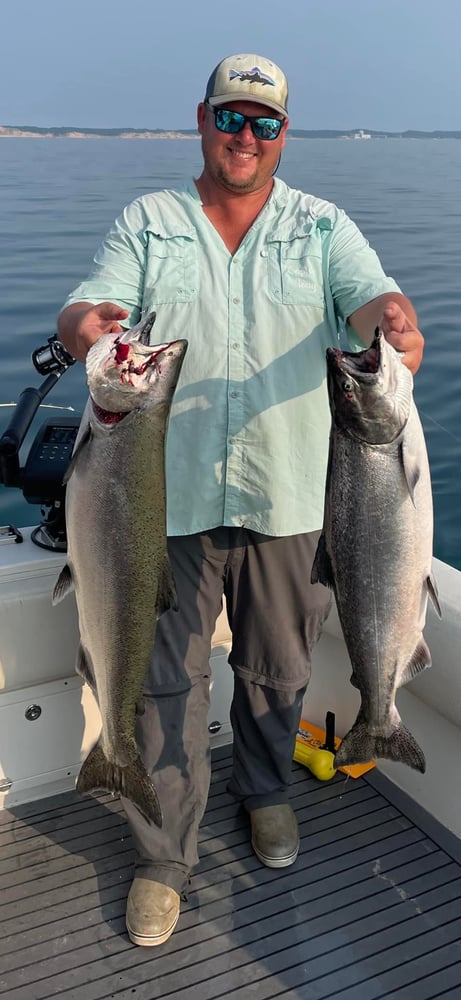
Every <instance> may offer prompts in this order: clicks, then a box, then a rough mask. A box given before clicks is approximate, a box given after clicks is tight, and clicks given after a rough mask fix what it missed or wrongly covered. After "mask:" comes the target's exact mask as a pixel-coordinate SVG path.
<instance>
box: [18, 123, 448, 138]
mask: <svg viewBox="0 0 461 1000" xmlns="http://www.w3.org/2000/svg"><path fill="white" fill-rule="evenodd" d="M2 138H3V139H199V138H200V137H199V136H198V135H197V132H196V130H195V129H184V130H181V129H180V130H175V129H171V130H167V129H135V128H125V129H122V128H120V129H116V128H110V129H107V128H100V129H96V128H77V127H73V126H64V125H62V126H51V127H49V128H39V127H38V126H34V125H0V139H2ZM288 138H289V139H354V140H363V139H461V132H444V131H435V132H420V131H416V130H412V129H408V130H407V131H405V132H383V131H377V130H374V129H346V130H345V131H341V130H340V129H317V130H315V129H310V130H308V129H289V130H288Z"/></svg>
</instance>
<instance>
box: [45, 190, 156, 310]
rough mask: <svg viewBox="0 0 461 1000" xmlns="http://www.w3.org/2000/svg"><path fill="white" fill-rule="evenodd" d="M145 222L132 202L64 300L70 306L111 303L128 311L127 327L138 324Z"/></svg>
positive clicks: (140, 209) (138, 207)
mask: <svg viewBox="0 0 461 1000" xmlns="http://www.w3.org/2000/svg"><path fill="white" fill-rule="evenodd" d="M144 227H145V219H144V213H143V210H142V205H141V202H140V201H139V200H138V201H134V202H132V203H131V205H128V206H127V208H125V209H124V210H123V212H122V214H121V215H119V217H118V218H117V219H116V220H115V222H114V224H113V226H112V227H111V229H110V230H109V232H108V233H107V236H106V237H105V239H104V240H103V242H102V243H101V245H100V247H99V249H98V250H97V252H96V254H95V257H94V259H93V268H92V270H91V271H90V274H89V275H88V277H87V278H86V280H85V281H82V282H81V284H79V285H78V286H77V288H75V289H74V291H73V292H71V294H70V295H69V296H68V297H67V299H66V301H65V303H64V306H63V309H65V308H66V307H67V306H69V305H72V303H73V302H93V303H94V304H95V305H97V304H98V303H99V302H114V303H115V304H116V305H119V306H121V307H122V308H123V309H127V310H128V313H129V315H128V317H127V319H126V320H124V323H126V324H127V325H129V326H134V325H135V323H137V322H139V319H140V315H141V306H142V297H143V288H144V274H145V267H146V237H145V229H144Z"/></svg>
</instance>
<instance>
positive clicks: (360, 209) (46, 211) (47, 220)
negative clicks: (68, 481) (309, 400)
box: [0, 139, 461, 569]
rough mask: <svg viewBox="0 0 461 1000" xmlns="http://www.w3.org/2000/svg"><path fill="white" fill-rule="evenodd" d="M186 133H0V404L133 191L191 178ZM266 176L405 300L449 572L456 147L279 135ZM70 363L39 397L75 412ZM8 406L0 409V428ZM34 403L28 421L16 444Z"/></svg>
mask: <svg viewBox="0 0 461 1000" xmlns="http://www.w3.org/2000/svg"><path fill="white" fill-rule="evenodd" d="M200 162H201V158H200V146H199V143H198V141H196V140H187V139H184V140H142V139H139V140H120V139H107V140H106V139H98V140H91V139H89V140H84V139H79V140H66V139H60V140H53V139H2V140H0V220H1V226H0V232H1V235H0V324H1V326H0V330H1V334H0V336H1V351H2V361H1V368H0V372H1V374H0V403H2V404H8V403H11V402H14V401H15V400H16V399H17V397H18V395H19V393H20V392H21V390H22V389H23V388H24V387H25V386H27V385H35V386H36V385H39V384H40V382H41V379H40V376H39V375H38V374H37V373H36V372H35V369H34V368H33V366H32V363H31V360H30V357H31V353H32V351H33V350H35V348H37V347H39V346H40V345H41V344H43V343H45V342H46V340H47V339H48V337H49V336H51V335H52V334H53V333H54V332H55V329H56V314H57V312H58V310H59V309H60V307H61V305H62V302H63V300H64V299H65V297H66V295H67V293H68V291H70V290H71V289H72V288H73V287H74V286H75V285H76V284H77V283H78V282H79V281H80V280H81V278H82V277H83V276H84V275H85V274H86V273H87V271H88V269H89V265H90V261H91V258H92V255H93V253H94V252H95V250H96V248H97V246H98V243H99V242H100V239H101V238H102V236H103V235H104V233H105V231H106V230H107V229H108V227H109V225H110V223H111V222H112V220H113V218H114V217H115V216H116V215H117V214H118V213H119V211H120V209H121V208H122V207H123V205H125V204H126V203H127V202H129V201H130V200H131V199H132V198H134V197H136V196H137V195H139V194H142V193H144V192H145V191H149V190H151V191H152V190H155V189H158V188H162V187H175V186H176V185H178V184H179V183H180V182H181V181H182V179H183V178H185V177H188V176H190V175H191V174H192V175H195V176H197V174H198V172H199V169H200ZM279 174H280V176H281V177H282V178H283V179H284V180H286V181H287V182H288V183H289V184H291V185H293V186H294V187H299V188H302V189H303V190H305V191H311V192H312V193H314V194H317V195H320V196H323V197H325V198H328V199H329V200H331V201H334V202H336V203H337V204H339V205H340V206H341V207H343V208H344V209H345V210H346V211H347V212H348V214H349V215H351V216H352V218H353V219H354V220H355V221H356V222H357V223H358V225H359V226H360V228H361V229H362V231H363V232H364V233H365V234H366V236H367V237H368V238H369V240H370V242H371V244H372V245H373V246H374V247H375V249H376V250H377V251H378V253H379V255H380V257H381V259H382V261H383V264H384V267H385V269H386V270H387V271H388V273H389V274H392V275H393V276H394V277H395V278H396V280H397V281H398V282H399V284H400V285H401V286H402V288H403V290H404V291H405V292H406V293H407V294H408V295H409V296H410V298H412V299H413V301H414V303H415V305H416V308H417V310H418V313H419V317H420V325H421V328H422V330H423V332H424V334H425V337H426V353H425V361H424V364H423V367H422V369H421V371H420V372H419V373H418V376H417V378H416V384H415V397H416V402H417V404H418V407H419V410H420V414H421V417H422V420H423V423H424V427H425V432H426V439H427V445H428V451H429V459H430V463H431V470H432V481H433V491H434V503H435V554H436V555H437V556H438V557H439V558H440V559H443V560H444V561H446V562H449V563H451V564H452V565H454V566H457V567H458V568H460V569H461V527H460V519H459V497H460V492H461V489H460V487H461V421H460V414H461V402H460V398H461V351H460V346H459V316H460V313H461V267H460V263H461V262H460V247H461V199H460V197H459V191H460V178H461V141H456V140H441V141H431V140H417V141H409V140H387V141H378V140H371V141H353V140H351V141H345V140H292V141H290V142H289V143H288V146H287V148H286V149H285V151H284V154H283V163H282V166H281V168H280V171H279ZM84 399H85V382H84V370H83V366H81V365H75V366H74V368H72V369H71V370H70V371H69V372H67V373H66V374H65V375H64V376H63V378H62V380H61V381H60V382H59V383H58V385H57V386H56V387H55V389H54V390H53V391H52V392H51V393H50V395H49V396H48V397H47V399H46V402H47V403H48V404H53V405H55V406H61V405H62V406H66V407H69V406H72V407H74V408H75V409H76V410H78V411H80V410H81V408H82V404H83V401H84ZM11 412H12V410H11V408H9V407H7V406H2V407H1V408H0V430H1V429H3V428H4V426H5V425H6V423H7V421H8V418H9V416H10V415H11ZM48 415H49V411H48V410H45V411H43V412H42V414H41V415H40V416H37V417H36V418H35V422H34V424H33V426H32V429H31V432H30V434H29V435H28V438H27V439H26V445H25V448H24V454H23V456H22V458H23V459H24V457H25V454H26V451H27V446H28V444H29V443H30V440H31V438H32V437H33V436H34V434H35V433H36V431H37V430H38V427H39V426H40V423H41V419H42V418H43V417H45V416H48ZM36 520H37V510H36V508H31V507H30V506H29V505H28V504H26V503H25V501H24V500H23V498H22V495H21V494H20V493H19V491H17V490H8V489H5V488H4V487H0V522H1V523H2V524H5V523H8V522H10V521H14V523H16V524H17V525H18V526H21V525H26V524H31V523H36Z"/></svg>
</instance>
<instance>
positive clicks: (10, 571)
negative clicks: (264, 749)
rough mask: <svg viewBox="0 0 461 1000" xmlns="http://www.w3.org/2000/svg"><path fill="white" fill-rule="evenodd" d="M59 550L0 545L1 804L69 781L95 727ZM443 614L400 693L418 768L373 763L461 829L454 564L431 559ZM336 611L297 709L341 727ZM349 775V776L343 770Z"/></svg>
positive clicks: (225, 684)
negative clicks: (330, 717) (417, 670)
mask: <svg viewBox="0 0 461 1000" xmlns="http://www.w3.org/2000/svg"><path fill="white" fill-rule="evenodd" d="M64 559H65V557H64V555H62V554H58V553H52V552H48V551H46V550H44V549H40V548H39V547H37V546H36V545H34V544H33V543H32V542H31V540H30V530H29V529H24V542H23V543H22V544H19V545H18V544H15V543H11V544H8V545H2V546H1V548H0V808H5V807H8V808H11V807H12V806H15V805H18V804H21V803H24V802H28V801H32V800H35V799H39V798H42V797H45V796H48V795H53V794H56V793H57V792H62V791H66V790H68V789H71V788H73V787H74V785H75V779H76V775H77V774H78V771H79V768H80V764H81V761H82V760H83V759H84V757H85V756H86V754H87V752H88V750H89V748H90V747H91V746H92V745H93V743H94V742H95V740H96V739H97V736H98V734H99V729H100V718H99V712H98V708H97V706H96V703H95V701H94V698H93V696H92V694H91V692H90V691H89V689H88V687H87V686H86V685H84V684H83V683H82V680H81V679H80V678H79V677H78V676H77V675H76V674H75V669H74V664H75V653H76V649H77V644H78V624H77V614H76V607H75V602H74V599H73V597H69V598H68V599H66V601H63V602H62V603H61V604H59V605H58V606H57V607H53V606H52V603H51V593H52V590H53V586H54V583H55V581H56V578H57V576H58V574H59V571H60V569H61V567H62V565H63V562H64ZM434 570H435V575H436V578H437V582H438V587H439V596H440V602H441V606H442V614H443V618H442V620H441V621H440V620H439V619H438V617H437V616H436V615H435V613H434V612H433V611H432V607H430V608H429V612H428V621H427V627H426V630H425V636H426V639H427V642H428V645H429V648H430V650H431V653H432V658H433V667H432V669H431V670H428V671H426V672H425V673H424V674H421V675H419V676H418V677H417V678H416V679H415V680H414V681H412V682H411V684H409V685H407V687H406V688H405V689H402V690H401V691H400V692H399V695H398V700H397V703H398V706H399V710H400V712H401V715H402V717H403V719H404V721H405V724H406V725H407V726H408V727H409V729H410V730H411V731H412V733H413V734H414V736H415V737H416V739H417V740H418V742H419V743H420V745H421V746H422V748H423V750H424V753H425V756H426V760H427V771H426V773H425V774H424V775H421V774H419V773H417V772H414V771H412V770H410V769H409V768H407V767H405V766H403V765H400V764H393V763H388V762H384V761H380V762H379V770H380V771H382V772H383V773H385V774H386V775H387V777H388V778H390V779H391V780H392V781H394V782H395V783H396V784H397V785H398V786H399V787H401V788H402V789H404V790H405V791H406V792H407V793H408V794H409V795H410V796H411V797H412V798H413V799H415V800H416V801H417V802H418V803H419V805H421V806H423V807H424V808H425V809H426V810H427V811H428V812H429V813H431V814H432V815H434V816H435V817H436V818H437V819H438V820H439V822H441V823H442V824H443V825H444V826H446V827H447V828H448V829H449V830H451V831H452V832H453V833H455V834H456V835H457V836H458V837H461V805H460V802H459V796H458V784H457V778H458V761H459V760H460V759H461V669H460V660H461V656H460V654H461V572H459V571H457V570H455V569H453V568H452V567H450V566H447V565H446V564H444V563H441V562H439V561H437V560H434ZM229 647H230V635H229V629H228V625H227V621H226V618H225V616H224V613H223V614H222V615H221V616H220V619H219V621H218V624H217V628H216V632H215V635H214V640H213V648H212V661H211V662H212V675H213V680H212V685H211V706H210V713H209V719H208V721H209V726H210V737H211V741H212V743H214V744H216V743H220V742H221V743H222V742H230V741H231V739H232V731H231V726H230V720H229V710H230V702H231V697H232V671H231V669H230V668H229V666H228V665H227V653H228V650H229ZM349 676H350V664H349V658H348V655H347V651H346V648H345V645H344V642H343V640H342V636H341V629H340V625H339V621H338V618H337V614H336V610H335V609H334V610H333V611H332V613H331V615H330V617H329V619H328V622H327V625H326V629H325V632H324V634H323V636H322V638H321V640H320V642H319V644H318V646H317V648H316V650H315V654H314V663H313V672H312V680H311V684H310V686H309V691H308V695H307V696H306V699H305V705H304V711H303V715H304V718H306V719H308V720H309V721H310V722H312V723H314V724H315V725H318V726H323V724H324V720H325V714H326V712H327V711H332V712H334V713H335V716H336V732H337V734H338V735H339V736H341V735H343V734H344V733H345V732H346V731H347V730H348V729H349V728H350V726H351V724H352V722H353V720H354V719H355V716H356V713H357V709H358V704H359V694H358V692H357V691H356V689H355V688H353V687H352V686H351V684H350V683H349ZM349 780H353V779H349Z"/></svg>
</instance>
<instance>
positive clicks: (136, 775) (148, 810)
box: [77, 743, 162, 826]
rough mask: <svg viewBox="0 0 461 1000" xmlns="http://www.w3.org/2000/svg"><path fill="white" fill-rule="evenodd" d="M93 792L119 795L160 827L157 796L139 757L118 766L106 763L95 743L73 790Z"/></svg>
mask: <svg viewBox="0 0 461 1000" xmlns="http://www.w3.org/2000/svg"><path fill="white" fill-rule="evenodd" d="M97 789H105V790H106V791H108V792H119V793H120V795H124V796H125V798H127V799H129V800H130V802H132V803H133V805H135V806H136V808H137V809H139V812H140V813H142V815H143V816H144V818H145V819H146V820H147V821H148V822H149V823H150V822H154V823H155V824H156V825H157V826H161V825H162V811H161V808H160V802H159V799H158V795H157V792H156V790H155V788H154V785H153V783H152V781H151V779H150V777H149V775H148V773H147V771H146V769H145V767H144V764H143V762H142V760H141V758H140V757H136V758H135V759H134V760H131V761H130V762H129V763H128V764H127V765H126V766H124V767H122V766H121V765H120V764H114V763H112V761H110V760H108V759H107V757H106V755H105V753H104V750H103V748H102V745H101V743H97V744H96V746H95V747H93V749H92V750H90V753H89V754H88V757H87V758H86V760H85V761H84V762H83V764H82V767H81V769H80V774H79V776H78V779H77V791H78V792H94V791H96V790H97Z"/></svg>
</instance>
